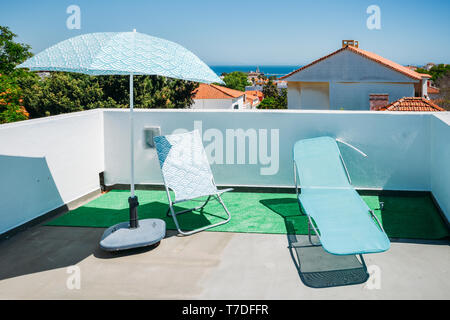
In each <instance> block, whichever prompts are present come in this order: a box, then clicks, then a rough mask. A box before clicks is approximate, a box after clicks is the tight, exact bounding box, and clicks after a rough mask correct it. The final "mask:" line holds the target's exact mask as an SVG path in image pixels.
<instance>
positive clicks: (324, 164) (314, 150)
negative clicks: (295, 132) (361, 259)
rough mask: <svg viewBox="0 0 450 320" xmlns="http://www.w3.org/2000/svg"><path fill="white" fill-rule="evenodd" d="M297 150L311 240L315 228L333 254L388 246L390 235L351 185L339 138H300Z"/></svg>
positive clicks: (296, 169) (296, 171)
mask: <svg viewBox="0 0 450 320" xmlns="http://www.w3.org/2000/svg"><path fill="white" fill-rule="evenodd" d="M293 152H294V155H293V156H294V175H295V187H296V190H297V198H298V201H299V205H300V210H301V211H302V212H304V213H305V214H306V215H307V216H308V227H309V228H308V229H309V232H308V233H309V239H310V241H311V229H313V230H314V232H315V233H316V235H317V236H318V238H319V240H320V243H321V245H322V246H323V248H324V249H325V250H326V251H327V252H329V253H331V254H335V255H349V254H359V255H362V254H366V253H377V252H383V251H386V250H388V249H389V247H390V242H389V238H388V237H387V235H386V233H385V232H384V230H383V226H382V225H381V223H380V221H379V220H378V218H377V217H376V216H375V214H374V212H373V211H372V210H370V209H369V207H368V206H367V204H366V203H365V202H364V201H363V200H362V198H361V197H360V196H359V194H358V193H357V192H356V190H355V189H354V188H353V186H352V185H351V179H350V176H349V175H348V171H347V168H346V166H345V163H344V159H343V158H342V155H341V153H340V150H339V147H338V145H337V142H336V139H334V138H331V137H319V138H312V139H305V140H300V141H298V142H297V143H296V144H295V146H294V150H293ZM299 187H300V190H299ZM311 243H312V242H311Z"/></svg>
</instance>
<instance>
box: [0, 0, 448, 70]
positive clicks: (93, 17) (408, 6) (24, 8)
mask: <svg viewBox="0 0 450 320" xmlns="http://www.w3.org/2000/svg"><path fill="white" fill-rule="evenodd" d="M72 4H75V5H78V6H79V7H80V9H81V29H80V30H69V29H67V28H66V19H67V18H68V16H69V15H68V14H67V13H66V8H67V7H68V6H69V5H72ZM372 4H375V5H378V6H379V7H380V9H381V30H369V29H367V27H366V20H367V18H368V16H369V15H368V14H367V13H366V9H367V7H368V6H369V5H372ZM448 12H450V1H448V0H428V1H423V0H421V1H416V0H396V1H392V0H387V1H381V0H371V1H366V0H353V1H350V0H339V1H338V0H334V1H325V0H315V1H311V0H308V1H305V0H295V1H291V0H285V1H277V0H271V1H266V0H258V1H253V0H252V1H247V0H241V1H235V0H227V1H214V0H209V1H203V0H191V1H186V0H163V1H159V0H158V1H155V0H120V1H119V0H88V1H86V0H70V1H66V0H39V1H36V0H2V5H1V11H0V25H7V26H9V27H10V28H11V29H12V30H13V32H15V33H17V34H18V35H19V41H21V42H25V43H28V44H30V45H31V46H32V48H33V50H32V51H33V52H34V53H37V52H39V51H41V50H43V49H45V48H47V47H49V46H50V45H52V44H55V43H56V42H59V41H61V40H64V39H67V38H69V37H72V36H75V35H78V34H81V33H89V32H103V31H131V30H132V29H133V28H136V29H137V31H139V32H143V33H147V34H150V35H153V36H157V37H162V38H165V39H168V40H171V41H175V42H177V43H179V44H181V45H183V46H185V47H186V48H188V49H190V50H191V51H193V52H194V53H195V54H197V55H198V56H199V57H200V58H201V59H203V60H204V61H205V62H206V63H208V64H210V65H218V64H219V65H220V64H224V65H245V64H250V65H264V64H266V65H267V64H269V65H304V64H306V63H308V62H311V61H312V60H314V59H317V58H319V57H321V56H323V55H326V54H328V53H330V52H332V51H334V50H336V49H338V48H339V47H340V42H341V40H342V39H356V40H359V41H360V47H361V48H363V49H365V50H368V51H372V52H375V53H377V54H380V55H382V56H384V57H386V58H389V59H391V60H394V61H396V62H398V63H402V64H419V65H420V64H424V63H427V62H430V61H432V62H436V63H450V37H449V36H448V34H449V32H450V19H449V17H448Z"/></svg>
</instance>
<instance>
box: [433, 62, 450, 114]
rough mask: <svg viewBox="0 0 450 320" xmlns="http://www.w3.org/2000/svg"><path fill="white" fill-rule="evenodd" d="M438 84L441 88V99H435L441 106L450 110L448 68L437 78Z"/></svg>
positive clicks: (449, 75) (449, 76)
mask: <svg viewBox="0 0 450 320" xmlns="http://www.w3.org/2000/svg"><path fill="white" fill-rule="evenodd" d="M436 85H437V86H438V87H439V89H440V94H439V99H437V100H435V101H434V102H436V103H437V104H438V105H439V106H440V107H442V108H444V109H446V110H447V111H449V110H450V70H447V72H445V73H444V74H443V75H441V76H440V77H439V78H438V79H437V80H436Z"/></svg>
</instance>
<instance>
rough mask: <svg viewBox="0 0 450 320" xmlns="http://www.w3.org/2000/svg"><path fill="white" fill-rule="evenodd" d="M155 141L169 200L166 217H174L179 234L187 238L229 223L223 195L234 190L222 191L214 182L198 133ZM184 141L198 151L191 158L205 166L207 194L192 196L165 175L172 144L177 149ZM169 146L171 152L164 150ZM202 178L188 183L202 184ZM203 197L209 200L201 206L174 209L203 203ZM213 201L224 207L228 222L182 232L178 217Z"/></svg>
mask: <svg viewBox="0 0 450 320" xmlns="http://www.w3.org/2000/svg"><path fill="white" fill-rule="evenodd" d="M176 140H179V141H176ZM154 141H155V145H156V149H157V153H158V158H159V160H160V166H161V172H162V178H163V181H164V188H165V190H166V194H167V199H168V200H169V208H168V209H167V212H166V215H167V216H172V218H173V221H174V222H175V226H176V228H177V230H178V232H179V233H180V234H181V235H184V236H187V235H191V234H194V233H197V232H200V231H203V230H207V229H210V228H213V227H217V226H220V225H223V224H225V223H227V222H229V221H230V219H231V214H230V212H229V211H228V208H227V207H226V205H225V203H224V202H223V200H222V197H221V195H222V194H223V193H225V192H228V191H232V190H233V189H232V188H227V189H222V190H219V189H217V186H216V183H215V181H214V177H213V176H212V172H211V168H210V166H209V162H208V159H207V157H206V154H205V150H204V148H203V144H202V142H201V139H200V136H199V133H198V131H192V132H188V133H182V134H174V135H168V136H158V137H155V138H154ZM183 141H187V142H188V144H189V143H192V145H193V147H194V149H195V148H196V150H194V151H192V154H190V157H191V158H194V157H198V158H197V160H198V162H199V164H200V165H201V166H203V168H201V169H202V172H201V173H202V175H203V176H202V177H203V178H205V179H207V181H206V189H207V190H208V191H207V192H195V191H194V192H191V194H190V193H189V192H184V191H183V190H180V189H178V188H177V186H176V184H174V183H173V181H170V180H171V178H170V177H168V176H167V174H165V170H164V164H165V162H166V159H167V156H168V153H169V150H170V147H172V143H174V145H175V147H176V144H177V143H183ZM168 145H170V147H169V150H163V149H164V148H166V149H167V148H168ZM161 146H162V147H161ZM166 151H167V154H164V153H165V152H166ZM184 151H186V150H184ZM188 153H189V152H188ZM178 160H179V161H180V167H183V165H182V164H181V162H182V161H183V159H181V158H179V159H178ZM191 160H192V159H191ZM191 168H194V169H196V168H195V166H192V167H191ZM185 170H189V169H185ZM202 177H199V178H200V180H197V181H195V182H192V181H187V183H190V184H194V185H195V183H199V184H201V183H202V182H201V181H202V180H201V178H202ZM196 178H197V177H196ZM203 182H205V181H204V180H203ZM170 190H172V191H174V192H175V200H172V196H171V194H170ZM180 193H181V199H179V200H177V199H176V198H177V195H180ZM191 195H192V196H191ZM203 197H207V199H206V200H204V203H203V204H201V205H200V206H197V207H194V208H189V209H185V210H181V211H177V212H176V211H175V209H174V205H175V204H179V203H183V202H187V201H202V200H198V198H203ZM212 199H214V200H216V201H218V202H219V203H220V204H221V205H222V207H223V209H224V211H225V212H226V214H227V218H226V220H224V221H220V222H217V223H214V224H211V225H207V226H204V227H201V228H197V229H194V230H189V231H184V230H182V229H181V227H180V223H179V222H178V219H177V216H178V215H180V214H183V213H187V212H192V211H201V210H203V208H204V207H205V206H206V205H207V204H208V203H209V201H210V200H212ZM202 202H203V201H202Z"/></svg>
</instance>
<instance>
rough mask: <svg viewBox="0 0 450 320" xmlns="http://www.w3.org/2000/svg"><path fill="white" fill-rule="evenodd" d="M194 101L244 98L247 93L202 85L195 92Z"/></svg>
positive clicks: (212, 85) (213, 85)
mask: <svg viewBox="0 0 450 320" xmlns="http://www.w3.org/2000/svg"><path fill="white" fill-rule="evenodd" d="M194 94H195V95H194V99H232V98H238V97H240V96H243V95H244V94H245V92H243V91H239V90H234V89H230V88H226V87H222V86H218V85H215V84H205V83H200V85H199V87H198V88H197V89H195V90H194Z"/></svg>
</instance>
